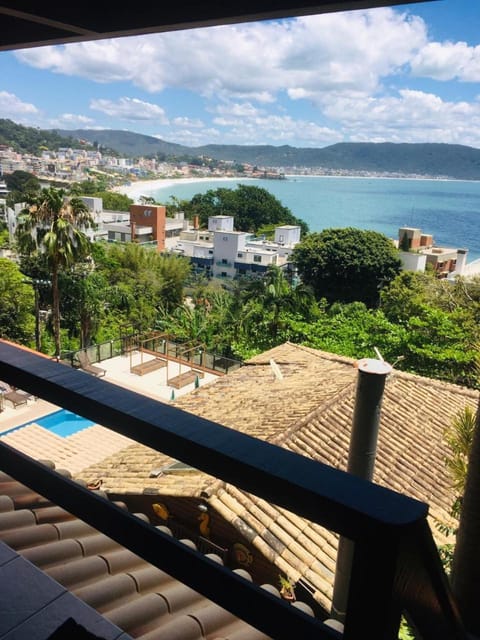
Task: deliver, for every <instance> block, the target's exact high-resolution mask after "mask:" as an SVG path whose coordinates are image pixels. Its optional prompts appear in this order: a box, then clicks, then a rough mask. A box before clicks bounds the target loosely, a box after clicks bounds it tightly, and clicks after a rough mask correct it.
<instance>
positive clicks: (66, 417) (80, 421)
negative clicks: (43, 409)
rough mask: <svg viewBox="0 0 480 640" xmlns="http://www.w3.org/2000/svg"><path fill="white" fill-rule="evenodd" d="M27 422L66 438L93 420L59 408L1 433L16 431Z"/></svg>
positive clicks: (84, 427) (25, 425) (90, 424)
mask: <svg viewBox="0 0 480 640" xmlns="http://www.w3.org/2000/svg"><path fill="white" fill-rule="evenodd" d="M29 424H38V425H39V426H41V427H43V428H44V429H48V430H49V431H51V432H52V433H56V434H57V436H61V437H62V438H66V437H67V436H71V435H73V434H74V433H77V431H82V429H87V427H91V426H93V425H94V424H95V422H92V421H91V420H87V418H82V417H81V416H77V414H75V413H72V412H71V411H68V410H67V409H60V410H59V411H55V412H54V413H49V414H48V415H46V416H43V418H37V419H36V420H31V421H30V422H26V423H25V424H22V425H20V426H18V427H14V428H13V429H9V430H8V431H5V432H4V433H2V434H1V435H2V436H4V435H6V434H7V433H11V432H12V431H17V430H18V429H21V428H22V427H27V426H28V425H29Z"/></svg>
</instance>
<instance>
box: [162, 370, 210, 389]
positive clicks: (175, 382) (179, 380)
mask: <svg viewBox="0 0 480 640" xmlns="http://www.w3.org/2000/svg"><path fill="white" fill-rule="evenodd" d="M197 377H198V378H203V372H202V371H195V370H194V369H191V370H190V371H185V373H180V374H179V375H178V376H174V377H173V378H169V379H168V380H167V384H168V386H169V387H174V388H175V389H181V388H182V387H186V386H187V384H191V383H192V382H195V378H197Z"/></svg>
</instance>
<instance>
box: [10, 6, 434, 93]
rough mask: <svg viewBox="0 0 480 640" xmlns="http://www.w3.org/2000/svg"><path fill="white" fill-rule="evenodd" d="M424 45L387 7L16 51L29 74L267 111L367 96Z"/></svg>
mask: <svg viewBox="0 0 480 640" xmlns="http://www.w3.org/2000/svg"><path fill="white" fill-rule="evenodd" d="M426 43H427V38H426V29H425V25H424V23H423V21H422V20H421V19H420V18H417V17H412V16H409V15H408V14H406V13H399V12H396V11H394V10H393V9H389V8H385V9H377V10H374V11H355V12H351V13H336V14H333V13H332V14H324V15H318V16H309V17H303V18H297V19H293V20H289V21H282V22H258V23H250V24H242V25H234V26H228V27H227V26H223V27H212V28H209V29H195V30H192V31H178V32H172V33H164V34H155V35H148V36H141V37H133V38H120V39H117V40H106V41H97V42H86V43H77V44H70V45H65V46H58V47H42V48H39V49H29V50H24V51H20V52H17V54H16V55H17V57H18V58H19V59H20V60H21V61H23V62H25V63H27V64H30V65H32V66H34V67H37V68H41V69H50V70H51V71H54V72H56V73H63V74H67V75H76V76H81V77H84V78H89V79H91V80H94V81H97V82H117V81H131V82H133V83H134V84H136V85H137V86H139V87H141V88H142V89H144V90H146V91H150V92H155V91H161V90H162V89H164V88H166V87H173V88H180V87H181V88H184V89H189V90H191V91H195V92H197V93H200V94H202V95H204V96H207V97H212V96H216V97H218V96H224V97H230V98H235V97H236V98H237V99H238V98H240V99H243V100H249V99H250V100H255V101H258V102H263V103H268V102H271V101H272V100H273V99H274V96H275V95H276V94H277V93H278V92H279V91H290V92H291V95H293V96H295V95H297V96H298V95H301V91H305V92H307V93H309V94H313V95H315V94H321V93H322V92H325V91H331V90H334V89H336V90H340V89H345V90H349V91H362V92H365V91H373V90H375V88H377V87H378V85H379V82H380V79H381V78H382V77H383V76H385V75H388V74H391V73H393V72H395V71H397V70H399V69H400V68H402V67H403V66H404V65H406V64H407V63H408V62H409V60H410V59H411V58H412V57H413V56H414V55H415V53H416V52H417V51H418V50H419V49H420V48H422V47H423V46H425V44H426Z"/></svg>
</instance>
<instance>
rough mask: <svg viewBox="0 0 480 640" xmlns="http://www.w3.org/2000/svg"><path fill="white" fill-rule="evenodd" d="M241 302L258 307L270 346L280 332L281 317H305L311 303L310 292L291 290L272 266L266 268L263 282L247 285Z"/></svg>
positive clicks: (279, 270) (311, 296)
mask: <svg viewBox="0 0 480 640" xmlns="http://www.w3.org/2000/svg"><path fill="white" fill-rule="evenodd" d="M243 298H244V300H245V301H246V302H249V301H253V302H254V303H255V304H257V305H259V307H260V309H261V314H262V315H263V316H264V317H267V318H268V321H267V325H268V331H269V334H270V336H271V338H272V339H273V341H274V343H275V342H276V340H277V336H278V334H279V331H280V329H281V328H282V314H285V313H288V312H299V313H302V314H304V315H306V316H307V317H308V316H309V314H310V311H311V309H312V306H313V303H314V297H313V294H312V292H311V290H310V289H309V288H308V287H305V286H303V285H299V286H298V287H296V288H292V287H291V285H290V284H289V282H288V280H287V279H286V277H285V274H284V272H283V271H282V269H280V267H278V266H276V265H269V267H268V269H267V271H266V273H265V275H264V277H263V278H259V279H258V280H253V281H252V282H251V283H249V285H247V288H246V289H245V291H244V296H243ZM247 314H248V311H247Z"/></svg>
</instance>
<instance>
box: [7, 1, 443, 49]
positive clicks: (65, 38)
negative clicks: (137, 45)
mask: <svg viewBox="0 0 480 640" xmlns="http://www.w3.org/2000/svg"><path fill="white" fill-rule="evenodd" d="M0 1H1V0H0ZM410 1H411V2H426V1H431V0H410ZM400 4H405V2H404V0H301V1H298V0H242V1H241V2H240V1H239V0H223V1H222V2H218V0H203V1H200V2H194V1H192V0H177V2H145V1H144V2H143V3H138V4H135V5H130V4H129V3H120V2H118V0H115V1H113V0H97V2H95V3H85V2H60V1H59V0H43V2H38V1H37V2H33V1H31V0H30V1H28V0H24V1H19V0H11V1H10V2H9V1H8V0H4V1H3V2H2V3H1V5H0V25H1V28H0V50H8V49H22V48H26V47H37V46H40V45H46V44H61V43H66V42H80V41H83V40H99V39H102V38H112V37H119V36H132V35H141V34H147V33H157V32H161V31H174V30H178V29H189V28H194V27H206V26H212V25H219V24H232V23H238V22H247V21H253V20H265V19H275V18H286V17H292V16H302V15H310V14H318V13H328V12H332V11H350V10H354V9H366V8H373V7H382V6H393V5H400Z"/></svg>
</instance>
